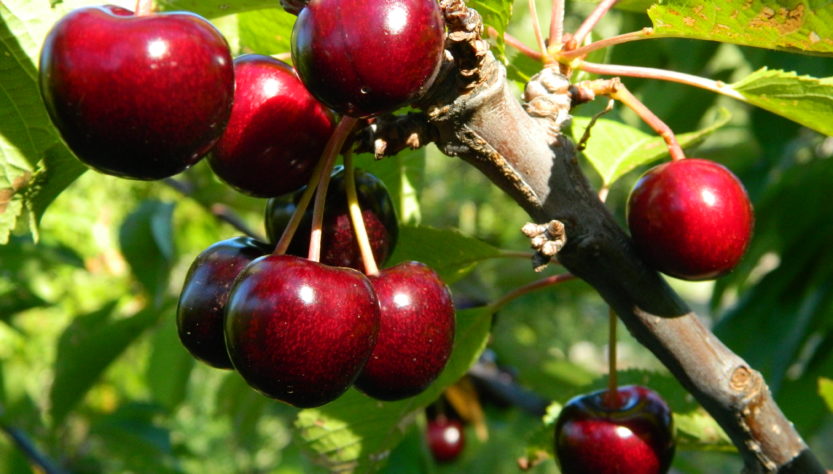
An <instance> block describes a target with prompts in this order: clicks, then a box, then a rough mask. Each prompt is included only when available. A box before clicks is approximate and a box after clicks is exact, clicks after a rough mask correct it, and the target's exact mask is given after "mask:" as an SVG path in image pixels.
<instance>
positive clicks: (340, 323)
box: [225, 255, 379, 408]
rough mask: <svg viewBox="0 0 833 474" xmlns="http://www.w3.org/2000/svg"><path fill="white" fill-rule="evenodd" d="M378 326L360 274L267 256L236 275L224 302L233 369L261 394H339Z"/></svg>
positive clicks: (304, 403)
mask: <svg viewBox="0 0 833 474" xmlns="http://www.w3.org/2000/svg"><path fill="white" fill-rule="evenodd" d="M378 332H379V302H378V301H377V299H376V295H375V293H374V292H373V288H372V287H371V285H370V281H369V280H368V279H367V277H366V276H364V274H362V273H361V272H358V271H356V270H353V269H351V268H339V267H331V266H327V265H323V264H321V263H318V262H313V261H310V260H306V259H304V258H301V257H295V256H291V255H268V256H265V257H261V258H259V259H257V260H255V261H253V262H252V263H251V264H249V265H248V266H247V267H246V268H245V269H244V270H243V272H242V273H241V274H240V275H239V276H238V277H237V280H235V283H234V285H233V286H232V289H231V293H230V295H229V300H228V303H227V304H226V319H225V337H226V347H227V348H228V353H229V357H230V358H231V362H232V364H233V365H234V368H235V369H236V370H237V371H238V372H239V373H240V374H241V375H242V376H243V378H244V379H245V380H246V382H247V383H248V384H249V385H251V386H252V387H254V388H255V389H257V390H259V391H260V392H262V393H263V394H265V395H267V396H269V397H272V398H276V399H278V400H282V401H284V402H287V403H289V404H292V405H295V406H297V407H304V408H307V407H315V406H319V405H323V404H325V403H328V402H330V401H332V400H335V399H336V398H338V397H339V396H340V395H341V394H342V393H344V392H345V391H346V390H347V389H348V387H350V385H351V384H352V383H353V381H354V380H355V379H356V377H358V375H359V372H360V371H361V369H362V368H363V367H364V365H365V363H366V362H367V359H368V357H370V353H371V351H372V350H373V346H374V344H375V343H376V336H377V334H378Z"/></svg>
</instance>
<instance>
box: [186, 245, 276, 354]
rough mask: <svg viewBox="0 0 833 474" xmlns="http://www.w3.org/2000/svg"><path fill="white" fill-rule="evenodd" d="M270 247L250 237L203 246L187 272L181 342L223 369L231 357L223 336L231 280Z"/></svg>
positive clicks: (192, 351)
mask: <svg viewBox="0 0 833 474" xmlns="http://www.w3.org/2000/svg"><path fill="white" fill-rule="evenodd" d="M269 251H270V248H269V247H267V246H266V244H263V243H261V242H258V241H256V240H254V239H251V238H249V237H235V238H233V239H228V240H223V241H221V242H217V243H215V244H214V245H212V246H210V247H208V248H207V249H205V250H203V251H202V253H200V254H199V255H198V256H197V258H196V259H195V260H194V262H193V263H192V264H191V267H190V268H189V269H188V274H187V275H186V276H185V284H184V285H183V286H182V293H181V294H180V296H179V305H178V306H177V310H176V325H177V330H178V332H179V339H180V341H182V345H184V346H185V348H186V349H188V351H189V352H190V353H191V354H192V355H193V356H194V357H196V358H197V359H200V360H201V361H203V362H205V363H206V364H208V365H211V366H213V367H217V368H221V369H230V368H231V361H230V360H229V358H228V354H227V353H226V343H225V341H224V339H223V313H224V310H225V307H226V302H227V301H228V295H229V290H230V288H231V284H232V283H233V282H234V279H235V278H236V277H237V275H238V274H239V273H240V272H241V271H243V268H244V267H245V266H246V265H248V264H249V263H250V262H251V261H252V260H254V259H256V258H258V257H261V256H263V255H265V254H267V253H269Z"/></svg>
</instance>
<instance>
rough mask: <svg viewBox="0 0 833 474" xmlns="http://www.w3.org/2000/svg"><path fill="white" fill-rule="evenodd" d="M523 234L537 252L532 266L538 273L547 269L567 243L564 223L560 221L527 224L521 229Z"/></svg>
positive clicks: (533, 257)
mask: <svg viewBox="0 0 833 474" xmlns="http://www.w3.org/2000/svg"><path fill="white" fill-rule="evenodd" d="M521 232H523V233H524V235H526V236H527V237H529V242H530V246H531V247H532V248H533V249H534V250H535V255H533V256H532V264H533V267H534V268H535V271H536V272H540V271H541V270H543V269H544V268H546V266H547V265H548V264H549V263H550V262H551V261H552V259H553V257H555V256H556V254H558V252H559V251H560V250H561V249H562V248H564V244H566V243H567V234H566V232H565V229H564V223H563V222H561V221H558V220H551V221H549V222H547V223H546V224H535V223H534V222H527V223H526V224H524V226H523V227H522V228H521Z"/></svg>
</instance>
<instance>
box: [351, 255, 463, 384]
mask: <svg viewBox="0 0 833 474" xmlns="http://www.w3.org/2000/svg"><path fill="white" fill-rule="evenodd" d="M370 282H371V283H372V284H373V289H374V290H375V291H376V297H377V298H378V299H379V305H380V308H381V320H380V326H379V337H378V339H377V341H376V347H374V348H373V353H372V354H371V355H370V360H368V361H367V365H365V366H364V370H362V373H361V374H360V375H359V378H358V379H357V380H356V384H355V385H356V388H358V389H359V390H361V391H363V392H364V393H366V394H368V395H370V396H371V397H374V398H378V399H380V400H401V399H403V398H407V397H412V396H414V395H416V394H418V393H420V392H422V391H423V390H425V389H426V388H427V387H428V386H429V385H430V384H431V382H433V381H434V380H435V379H436V378H437V376H439V375H440V372H442V370H443V368H445V364H446V362H447V361H448V358H449V356H450V355H451V349H452V347H453V345H454V303H453V302H452V300H451V293H450V292H449V291H448V287H446V286H445V284H444V283H443V282H442V280H440V277H439V276H438V275H437V274H436V273H435V272H434V271H433V270H431V268H429V267H428V266H427V265H425V264H422V263H419V262H404V263H400V264H398V265H396V266H393V267H391V268H386V269H384V270H382V271H381V272H380V273H379V274H378V275H375V276H371V277H370Z"/></svg>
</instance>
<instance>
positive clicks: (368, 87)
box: [292, 0, 445, 117]
mask: <svg viewBox="0 0 833 474" xmlns="http://www.w3.org/2000/svg"><path fill="white" fill-rule="evenodd" d="M444 41H445V35H444V24H443V19H442V16H441V14H440V10H439V6H438V4H437V1H436V0H385V1H384V2H379V1H374V0H311V1H310V2H309V3H308V4H307V6H306V7H305V8H304V9H303V10H301V12H300V13H299V15H298V19H297V20H296V21H295V26H294V28H293V29H292V62H293V64H295V66H296V67H297V68H298V74H299V75H300V76H301V79H302V80H303V81H304V84H306V86H307V88H308V89H309V90H310V92H312V93H313V95H315V96H316V97H317V98H318V100H320V101H321V102H324V103H325V104H327V105H328V106H329V107H330V108H332V109H333V110H335V111H337V112H339V113H341V114H344V115H349V116H353V117H365V116H369V115H374V114H379V113H383V112H389V111H392V110H395V109H397V108H399V107H402V106H404V105H407V104H408V103H409V102H410V101H412V100H413V99H415V98H416V97H418V96H419V95H420V94H422V93H423V92H424V91H425V90H426V89H427V88H428V87H429V86H430V84H431V83H432V82H433V80H434V77H435V76H436V74H437V71H438V70H439V66H440V62H441V60H442V54H443V44H444Z"/></svg>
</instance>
